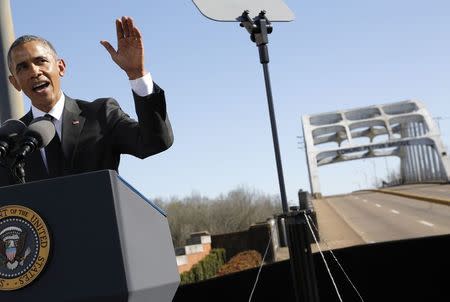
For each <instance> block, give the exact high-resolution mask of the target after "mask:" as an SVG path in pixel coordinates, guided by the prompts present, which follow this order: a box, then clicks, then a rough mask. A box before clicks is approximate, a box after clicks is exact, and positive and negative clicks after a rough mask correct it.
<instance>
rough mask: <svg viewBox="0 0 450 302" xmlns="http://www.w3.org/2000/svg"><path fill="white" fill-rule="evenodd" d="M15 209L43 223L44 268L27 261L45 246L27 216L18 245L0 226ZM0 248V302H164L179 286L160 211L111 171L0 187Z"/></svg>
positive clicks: (12, 231) (8, 230)
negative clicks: (38, 218)
mask: <svg viewBox="0 0 450 302" xmlns="http://www.w3.org/2000/svg"><path fill="white" fill-rule="evenodd" d="M15 206H18V208H19V210H20V209H22V207H23V209H28V210H30V211H28V210H27V211H28V212H31V213H35V214H37V215H38V216H39V217H40V218H41V219H42V221H43V222H44V223H45V225H46V227H47V233H48V234H47V235H48V238H49V247H47V248H48V251H47V252H48V257H47V258H48V259H45V260H46V263H43V262H42V263H39V261H40V260H42V261H43V259H44V258H45V257H46V256H45V255H44V257H41V256H39V255H37V257H34V256H33V253H34V251H32V250H33V242H34V241H35V242H37V245H39V244H40V245H42V246H47V244H44V243H45V241H46V239H47V235H46V234H45V232H44V229H43V228H42V226H41V225H40V223H39V222H36V219H35V216H34V214H33V215H32V214H30V213H27V214H28V216H24V218H25V220H27V219H28V218H30V221H29V222H25V224H24V227H22V229H26V228H27V227H28V226H29V227H31V226H34V227H36V228H35V231H30V232H29V233H30V234H29V235H28V236H27V237H26V238H27V239H26V240H21V238H22V237H24V236H22V235H21V234H20V232H19V231H16V230H18V229H21V227H20V226H19V227H16V226H11V225H10V226H9V227H8V225H7V223H9V222H11V223H12V222H14V223H16V222H17V221H19V220H20V218H17V217H9V216H8V215H11V213H15V212H17V207H16V208H15V209H16V210H14V209H13V208H14V207H15ZM1 209H3V211H2V210H1ZM8 211H10V213H9V212H8ZM25 212H26V211H25V210H24V211H22V213H25ZM22 233H25V231H24V232H22ZM18 234H19V235H18ZM33 234H34V236H33ZM14 236H15V237H14ZM33 238H34V239H33ZM33 240H34V241H33ZM24 242H25V243H24ZM0 244H3V248H0V254H1V253H3V255H0V301H8V302H19V301H20V302H23V301H46V302H66V301H67V302H69V301H70V302H90V301H96V302H103V301H104V302H123V301H130V302H144V301H145V302H148V301H172V299H173V297H174V295H175V292H176V290H177V288H178V285H179V281H180V279H179V274H178V270H177V264H176V258H175V252H174V249H173V245H172V241H171V235H170V230H169V226H168V222H167V219H166V216H165V214H164V212H163V211H162V210H160V209H159V208H158V207H157V206H156V205H155V204H153V203H152V202H150V201H148V200H147V199H146V198H145V197H144V196H142V195H141V194H140V193H139V192H137V191H136V190H135V189H133V187H132V186H130V185H129V184H128V183H127V182H126V181H124V180H123V179H122V178H121V177H120V176H118V175H117V173H116V172H115V171H110V170H103V171H97V172H91V173H85V174H78V175H71V176H66V177H60V178H55V179H49V180H42V181H36V182H30V183H27V184H23V185H13V186H7V187H3V188H0ZM25 246H28V247H27V248H26V249H25ZM25 250H26V251H25ZM30 250H31V251H30ZM19 253H21V254H20V255H21V257H19V256H18V255H19ZM36 253H37V252H36ZM14 255H16V256H15V257H16V258H15V259H16V260H14V259H13V256H14ZM32 256H33V257H32ZM8 257H9V258H8ZM34 258H36V260H34ZM2 259H3V261H1V260H2ZM23 259H25V261H24V260H23ZM27 263H28V264H27ZM14 266H16V267H17V268H16V269H13V267H14ZM27 268H29V270H28V272H26V273H25V270H26V269H27ZM38 270H41V271H40V272H39V271H38ZM18 274H22V275H21V276H19V275H18ZM36 274H39V275H38V276H36ZM32 278H35V279H33V280H32V281H31V282H30V283H29V284H27V285H26V286H23V287H21V288H18V289H13V290H8V287H11V286H12V287H15V286H16V285H18V286H21V284H22V283H26V282H28V281H29V280H30V279H32ZM5 289H7V290H5Z"/></svg>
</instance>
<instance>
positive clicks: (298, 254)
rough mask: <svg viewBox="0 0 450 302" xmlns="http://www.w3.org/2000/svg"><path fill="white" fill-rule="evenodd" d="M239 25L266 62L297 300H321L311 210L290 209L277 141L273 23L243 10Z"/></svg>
mask: <svg viewBox="0 0 450 302" xmlns="http://www.w3.org/2000/svg"><path fill="white" fill-rule="evenodd" d="M239 21H241V23H240V26H241V27H245V29H246V30H247V31H248V33H250V39H251V40H252V42H254V43H256V45H257V46H258V50H259V60H260V62H261V64H262V65H263V70H264V80H265V85H266V94H267V102H268V105H269V115H270V124H271V127H272V138H273V144H274V149H275V159H276V163H277V170H278V182H279V186H280V194H281V203H282V206H283V214H282V215H280V216H279V217H278V219H282V218H284V219H285V222H286V224H287V237H288V246H289V254H290V264H291V274H292V280H293V283H294V292H295V299H296V300H295V301H297V302H300V301H301V302H318V301H319V293H318V289H317V280H316V276H315V269H314V262H313V258H312V253H311V247H310V243H309V240H308V228H307V222H306V219H305V217H306V216H305V214H306V215H309V214H310V213H309V212H307V211H306V209H302V208H301V209H298V208H297V209H293V211H292V212H289V208H288V203H287V198H286V188H285V185H284V177H283V167H282V164H281V154H280V146H279V142H278V133H277V124H276V119H275V111H274V106H273V97H272V88H271V84H270V76H269V67H268V63H269V50H268V47H267V44H268V43H269V38H268V34H270V33H272V30H273V28H272V25H271V24H270V22H269V20H268V19H267V17H266V12H265V11H261V12H260V13H259V15H258V17H256V18H255V19H254V20H252V18H250V16H249V11H248V10H246V11H244V12H243V13H242V15H241V17H240V19H239Z"/></svg>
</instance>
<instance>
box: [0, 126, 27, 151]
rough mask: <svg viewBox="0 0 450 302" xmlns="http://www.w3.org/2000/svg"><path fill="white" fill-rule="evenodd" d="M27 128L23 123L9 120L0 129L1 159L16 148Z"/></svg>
mask: <svg viewBox="0 0 450 302" xmlns="http://www.w3.org/2000/svg"><path fill="white" fill-rule="evenodd" d="M26 128H27V126H25V124H24V123H23V122H22V121H19V120H13V119H9V120H6V121H5V122H4V123H3V124H2V126H1V128H0V158H4V157H6V156H7V155H8V153H9V152H10V151H11V150H12V149H13V148H14V147H15V145H16V144H17V142H18V141H19V139H21V138H22V135H23V132H24V131H25V129H26Z"/></svg>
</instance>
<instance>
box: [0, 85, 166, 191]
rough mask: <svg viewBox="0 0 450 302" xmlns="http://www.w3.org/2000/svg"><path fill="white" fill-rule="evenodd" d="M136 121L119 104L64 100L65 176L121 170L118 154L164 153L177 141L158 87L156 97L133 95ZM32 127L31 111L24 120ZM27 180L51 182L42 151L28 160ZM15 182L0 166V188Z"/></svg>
mask: <svg viewBox="0 0 450 302" xmlns="http://www.w3.org/2000/svg"><path fill="white" fill-rule="evenodd" d="M133 97H134V102H135V107H136V113H137V116H138V121H135V120H133V119H131V118H130V117H129V116H128V115H127V114H126V113H125V112H123V111H122V109H121V108H120V106H119V104H118V103H117V101H116V100H114V99H111V98H102V99H97V100H95V101H93V102H86V101H82V100H74V99H71V98H69V97H68V96H66V100H65V104H64V111H63V120H62V123H63V124H62V135H61V136H62V141H61V144H62V149H63V152H64V158H65V161H64V170H63V174H64V175H70V174H77V173H83V172H89V171H95V170H102V169H111V170H116V171H117V170H118V167H119V162H120V154H123V153H124V154H131V155H134V156H137V157H139V158H145V157H148V156H150V155H153V154H156V153H159V152H162V151H164V150H166V149H168V148H169V147H170V146H171V145H172V143H173V134H172V128H171V126H170V122H169V118H168V116H167V112H166V102H165V97H164V91H163V90H162V89H161V88H159V87H158V86H157V85H156V84H155V85H154V93H152V94H151V95H149V96H146V97H140V96H138V95H136V94H135V93H134V92H133ZM21 120H22V121H23V122H24V123H25V124H26V125H28V124H29V123H30V122H31V121H32V120H33V116H32V113H31V110H30V111H29V112H28V113H27V114H26V115H25V116H23V117H22V118H21ZM25 172H26V181H27V182H29V181H35V180H40V179H45V178H49V176H48V173H47V170H46V168H45V165H44V162H43V160H42V157H41V153H40V152H39V150H36V151H34V152H33V153H32V154H31V155H30V156H29V157H28V158H27V159H26V162H25ZM14 183H17V180H16V179H14V177H13V176H12V175H11V172H10V170H9V169H6V168H5V167H1V168H0V186H4V185H9V184H14Z"/></svg>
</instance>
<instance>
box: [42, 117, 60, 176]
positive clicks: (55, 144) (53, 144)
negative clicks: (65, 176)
mask: <svg viewBox="0 0 450 302" xmlns="http://www.w3.org/2000/svg"><path fill="white" fill-rule="evenodd" d="M45 118H47V119H48V120H50V121H51V122H52V123H53V122H54V119H55V118H54V117H53V116H51V115H50V114H46V115H45ZM45 156H46V157H47V167H48V175H49V176H50V177H58V176H61V175H62V167H63V160H64V156H63V152H62V148H61V141H60V140H59V136H58V133H57V132H55V136H54V137H53V139H52V140H51V141H50V143H49V144H48V145H47V147H45Z"/></svg>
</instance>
